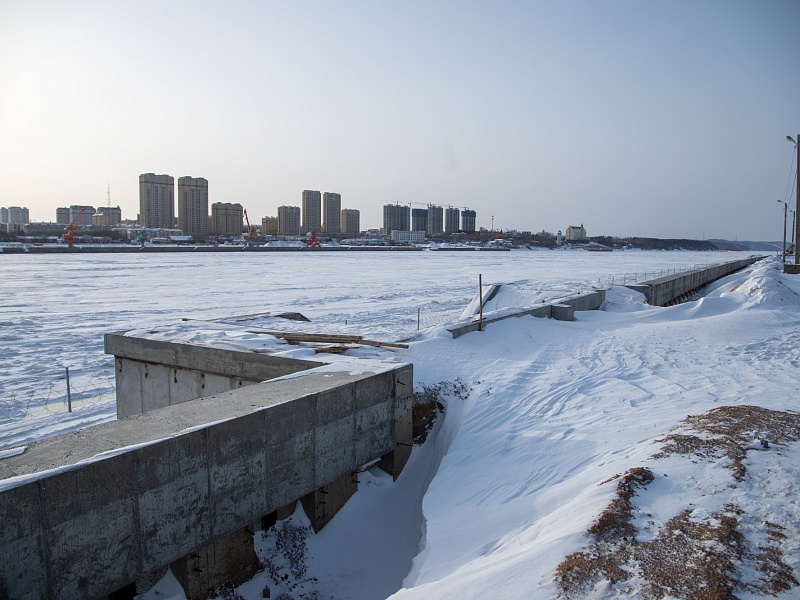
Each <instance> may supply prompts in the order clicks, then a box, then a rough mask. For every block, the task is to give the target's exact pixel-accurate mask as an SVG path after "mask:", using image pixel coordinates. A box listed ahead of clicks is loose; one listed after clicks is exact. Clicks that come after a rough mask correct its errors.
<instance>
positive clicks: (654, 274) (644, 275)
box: [597, 263, 720, 286]
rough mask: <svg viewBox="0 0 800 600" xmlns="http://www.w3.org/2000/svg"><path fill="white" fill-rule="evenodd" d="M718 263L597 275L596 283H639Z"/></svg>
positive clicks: (603, 284) (604, 284)
mask: <svg viewBox="0 0 800 600" xmlns="http://www.w3.org/2000/svg"><path fill="white" fill-rule="evenodd" d="M718 264H720V263H704V264H696V265H691V266H686V267H672V268H666V269H655V270H653V271H642V272H641V273H623V274H622V275H606V276H603V277H599V278H598V279H597V283H598V285H600V286H609V285H628V284H629V283H639V282H642V281H650V280H651V279H658V278H659V277H667V276H669V275H677V274H678V273H686V272H688V271H696V270H697V269H705V268H707V267H712V266H715V265H718Z"/></svg>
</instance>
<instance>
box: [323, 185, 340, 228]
mask: <svg viewBox="0 0 800 600" xmlns="http://www.w3.org/2000/svg"><path fill="white" fill-rule="evenodd" d="M322 217H323V222H322V229H323V231H324V232H325V233H327V234H328V235H336V234H337V233H342V195H341V194H337V193H335V192H325V193H324V194H322Z"/></svg>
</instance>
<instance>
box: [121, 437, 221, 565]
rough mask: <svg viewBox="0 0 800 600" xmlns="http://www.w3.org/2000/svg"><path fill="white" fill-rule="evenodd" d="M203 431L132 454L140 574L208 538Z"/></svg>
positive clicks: (209, 525)
mask: <svg viewBox="0 0 800 600" xmlns="http://www.w3.org/2000/svg"><path fill="white" fill-rule="evenodd" d="M207 439H208V438H207V431H206V430H200V431H195V432H192V433H188V434H184V435H182V436H179V437H175V438H171V439H166V440H163V441H161V442H160V443H159V444H154V445H150V446H145V447H144V448H140V449H139V450H137V451H136V455H137V462H138V465H137V467H138V468H137V487H138V490H139V493H138V495H139V521H140V529H141V536H142V554H143V570H144V571H150V570H154V569H156V568H158V567H160V566H162V565H165V564H169V562H170V561H172V560H174V559H175V557H177V556H181V555H182V554H186V553H188V552H190V551H191V550H194V549H195V548H199V547H202V546H204V545H206V544H208V543H209V541H210V540H211V519H210V499H209V464H208V455H207Z"/></svg>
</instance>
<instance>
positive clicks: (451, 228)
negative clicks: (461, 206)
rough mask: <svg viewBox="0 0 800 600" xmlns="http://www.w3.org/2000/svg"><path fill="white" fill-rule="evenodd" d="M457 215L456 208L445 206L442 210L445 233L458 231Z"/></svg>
mask: <svg viewBox="0 0 800 600" xmlns="http://www.w3.org/2000/svg"><path fill="white" fill-rule="evenodd" d="M458 216H459V212H458V209H457V208H453V207H452V206H451V207H450V208H446V209H445V211H444V232H445V233H458Z"/></svg>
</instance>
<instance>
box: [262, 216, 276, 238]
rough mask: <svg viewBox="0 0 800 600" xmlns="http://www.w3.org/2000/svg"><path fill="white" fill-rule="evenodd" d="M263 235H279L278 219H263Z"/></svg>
mask: <svg viewBox="0 0 800 600" xmlns="http://www.w3.org/2000/svg"><path fill="white" fill-rule="evenodd" d="M261 234H262V235H271V236H273V237H274V236H277V235H278V217H263V218H262V219H261Z"/></svg>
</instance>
